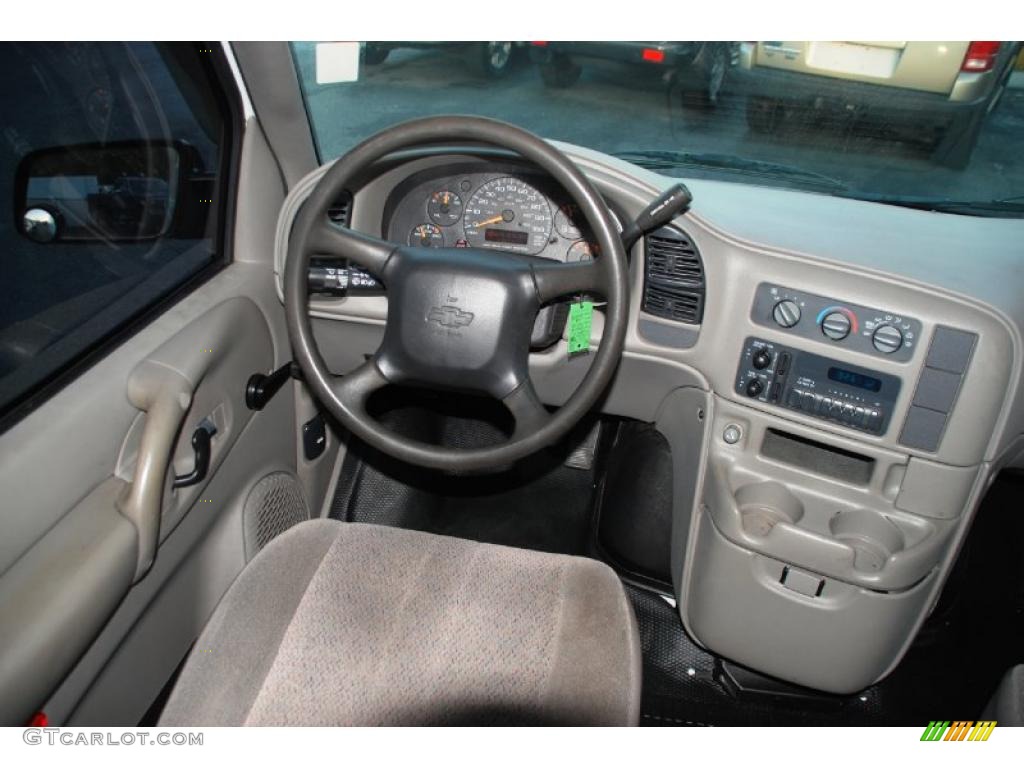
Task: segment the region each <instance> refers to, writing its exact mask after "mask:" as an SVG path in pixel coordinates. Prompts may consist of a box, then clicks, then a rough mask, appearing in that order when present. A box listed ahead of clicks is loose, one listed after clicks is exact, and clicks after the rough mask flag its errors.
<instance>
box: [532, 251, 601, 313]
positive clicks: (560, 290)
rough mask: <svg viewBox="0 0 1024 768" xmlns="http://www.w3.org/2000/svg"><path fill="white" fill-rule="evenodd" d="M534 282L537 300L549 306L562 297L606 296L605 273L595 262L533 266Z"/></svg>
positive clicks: (552, 263) (554, 263) (553, 263)
mask: <svg viewBox="0 0 1024 768" xmlns="http://www.w3.org/2000/svg"><path fill="white" fill-rule="evenodd" d="M533 280H534V283H535V284H536V286H537V298H538V299H540V303H541V304H547V303H548V302H549V301H554V300H555V299H557V298H560V297H562V296H569V295H571V294H580V293H596V294H599V295H601V296H604V295H606V291H605V278H604V272H603V271H602V270H601V267H600V265H599V264H598V263H597V262H596V261H593V260H589V261H577V262H573V263H570V264H563V263H561V262H551V263H549V264H539V263H537V264H534V265H533Z"/></svg>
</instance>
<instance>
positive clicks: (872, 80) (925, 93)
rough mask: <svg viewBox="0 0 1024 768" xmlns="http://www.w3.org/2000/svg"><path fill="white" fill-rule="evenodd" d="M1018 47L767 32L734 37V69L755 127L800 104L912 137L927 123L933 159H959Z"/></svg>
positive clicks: (959, 162) (967, 153)
mask: <svg viewBox="0 0 1024 768" xmlns="http://www.w3.org/2000/svg"><path fill="white" fill-rule="evenodd" d="M1019 51H1020V44H1019V43H1017V42H998V41H973V42H965V41H960V42H950V41H928V42H917V41H913V42H908V41H880V42H863V41H824V42H806V41H789V40H772V41H762V42H756V43H755V42H750V43H744V44H743V45H741V47H740V65H739V68H738V70H737V73H738V74H740V75H742V74H745V75H746V77H744V78H742V82H743V90H745V91H746V92H747V94H748V100H747V122H748V124H749V125H750V127H751V128H752V129H753V130H755V131H759V132H767V133H770V132H773V131H774V130H775V129H776V128H777V127H778V126H779V124H780V123H781V122H782V120H783V119H784V118H785V117H786V115H787V114H788V113H790V112H793V111H805V110H808V109H810V110H815V111H822V112H830V113H833V114H841V115H845V116H846V117H848V118H850V119H862V120H870V121H872V122H880V123H883V124H884V125H885V126H886V127H888V128H900V127H907V126H911V127H912V128H913V130H914V132H915V134H916V135H918V136H920V133H921V126H923V125H924V126H930V131H929V134H930V135H929V136H928V138H930V139H931V140H932V143H933V146H934V155H935V159H936V160H938V161H939V162H941V163H943V164H944V165H949V166H952V167H964V166H966V165H967V163H968V161H969V160H970V157H971V153H972V152H973V150H974V145H975V143H976V142H977V139H978V134H979V133H980V131H981V126H982V123H983V122H984V119H985V117H986V116H987V115H988V114H989V113H990V112H991V111H992V109H993V108H994V107H995V105H996V104H997V103H998V102H999V98H1000V96H1002V93H1003V91H1004V90H1005V88H1006V83H1007V81H1008V80H1009V77H1010V73H1011V72H1012V71H1013V64H1014V61H1015V60H1016V58H1017V54H1018V52H1019ZM737 79H740V78H737Z"/></svg>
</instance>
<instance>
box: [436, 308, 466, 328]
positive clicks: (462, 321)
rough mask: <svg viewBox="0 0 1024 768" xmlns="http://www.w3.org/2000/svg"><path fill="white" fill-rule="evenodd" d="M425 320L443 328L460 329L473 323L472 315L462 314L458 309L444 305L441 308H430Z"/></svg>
mask: <svg viewBox="0 0 1024 768" xmlns="http://www.w3.org/2000/svg"><path fill="white" fill-rule="evenodd" d="M427 320H430V321H431V322H434V323H437V324H438V325H440V326H444V327H445V328H461V327H462V326H464V325H469V324H470V323H472V322H473V313H472V312H463V311H462V310H461V309H459V308H458V307H453V306H451V305H450V304H446V305H445V306H443V307H432V308H431V310H430V314H429V315H427Z"/></svg>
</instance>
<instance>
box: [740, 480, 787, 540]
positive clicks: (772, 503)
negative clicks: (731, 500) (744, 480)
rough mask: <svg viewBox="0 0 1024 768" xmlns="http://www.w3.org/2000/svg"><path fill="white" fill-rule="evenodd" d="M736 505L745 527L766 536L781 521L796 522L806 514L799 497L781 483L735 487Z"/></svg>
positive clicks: (746, 529)
mask: <svg viewBox="0 0 1024 768" xmlns="http://www.w3.org/2000/svg"><path fill="white" fill-rule="evenodd" d="M736 507H737V509H739V512H740V519H741V521H742V525H743V530H744V531H746V532H747V533H748V534H750V535H751V536H767V535H768V534H769V533H771V531H772V529H773V528H774V527H775V526H776V525H778V524H779V523H789V524H790V525H796V524H797V523H798V522H799V521H800V518H802V517H803V516H804V505H803V504H801V503H800V499H798V498H797V497H796V496H794V495H793V494H792V493H790V492H789V490H788V489H787V488H786V487H785V486H784V485H780V484H779V483H772V482H763V483H752V484H751V485H744V486H743V487H741V488H739V489H738V490H737V491H736Z"/></svg>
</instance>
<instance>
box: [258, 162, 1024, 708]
mask: <svg viewBox="0 0 1024 768" xmlns="http://www.w3.org/2000/svg"><path fill="white" fill-rule="evenodd" d="M559 146H560V148H561V149H563V150H564V151H566V152H567V154H569V156H570V157H571V158H572V159H573V160H574V161H575V162H576V163H577V164H578V165H579V166H580V167H581V168H582V169H583V170H584V172H585V173H587V175H588V176H589V177H590V179H591V181H592V182H593V183H594V184H595V186H597V188H598V189H599V190H600V191H601V193H602V194H603V195H604V196H605V198H606V199H607V200H608V201H609V203H610V204H611V205H612V206H613V209H614V210H615V212H616V213H617V215H619V216H620V217H631V216H633V215H635V214H636V213H638V212H639V211H640V210H641V209H642V208H643V207H644V206H646V204H647V203H648V202H649V201H650V200H651V199H652V198H653V197H655V196H656V195H657V194H658V193H659V192H660V191H661V190H662V189H664V188H665V187H667V186H668V185H669V184H670V183H672V180H670V179H668V178H666V177H662V176H659V175H656V174H653V173H650V172H647V171H644V170H641V169H638V168H636V167H634V166H631V165H628V164H626V163H624V162H622V161H619V160H616V159H613V158H610V157H607V156H605V155H601V154H598V153H593V152H590V151H587V150H583V149H580V148H578V147H571V146H567V145H559ZM488 161H489V160H488V156H487V154H486V153H484V154H479V153H477V152H475V151H471V150H466V151H461V152H458V153H448V154H444V153H437V152H429V153H423V154H416V153H413V154H410V155H409V156H407V157H403V158H400V159H397V160H395V161H394V162H392V163H390V164H388V166H386V167H382V168H381V169H380V172H379V174H378V175H376V176H375V177H374V178H372V179H370V180H369V181H368V182H367V184H366V185H365V186H364V187H363V188H362V189H361V190H359V191H358V192H357V194H356V195H355V198H354V202H353V206H352V218H351V226H352V227H354V228H356V229H360V230H362V231H366V232H369V233H371V234H375V235H380V234H381V228H382V221H383V220H384V208H385V205H386V203H387V200H388V198H389V195H391V192H392V190H394V189H395V188H396V186H398V185H400V184H402V183H403V181H404V180H405V179H407V178H409V177H410V176H412V175H413V174H416V173H420V172H423V171H425V170H429V169H431V168H435V167H437V166H440V165H444V164H452V163H476V164H481V165H485V164H486V163H487V162H488ZM321 174H322V169H321V170H320V171H318V172H315V173H314V174H311V176H310V177H307V179H305V180H304V181H303V182H301V183H300V184H298V185H297V186H296V188H295V189H294V190H293V191H292V193H291V194H290V195H289V198H288V200H287V201H286V203H285V206H284V208H283V211H282V214H281V220H280V222H279V225H278V233H277V243H276V248H275V253H276V268H277V271H278V276H279V292H280V275H281V274H283V267H284V254H285V253H286V250H287V248H286V236H287V232H288V231H289V229H290V222H291V220H292V217H293V216H294V214H295V211H296V210H297V208H298V206H299V205H301V202H302V201H303V200H304V199H305V197H306V195H308V193H309V190H310V188H311V186H312V185H313V184H314V183H315V182H316V180H317V179H318V178H319V176H320V175H321ZM687 184H688V185H689V186H690V188H691V190H692V192H693V194H694V203H693V206H692V208H691V210H690V211H689V212H688V213H687V214H685V215H684V216H682V217H680V218H679V219H677V220H676V221H675V222H674V224H673V225H674V226H675V227H677V228H678V229H680V230H682V231H683V232H684V233H685V234H686V235H687V236H688V237H689V239H690V241H692V243H693V245H695V246H696V248H697V250H698V251H699V254H700V258H701V261H702V265H703V272H704V280H705V296H704V307H703V317H702V320H701V322H700V323H699V324H684V323H676V322H673V321H670V320H666V319H664V318H661V317H656V316H653V315H650V314H648V313H646V312H644V311H643V310H642V306H643V291H644V283H645V281H644V275H645V273H644V268H645V262H644V259H645V252H644V247H643V241H641V242H640V243H638V245H637V246H636V247H634V249H633V253H632V255H631V257H632V263H631V278H632V291H631V306H630V327H629V331H628V335H627V340H626V348H625V352H624V355H623V360H622V363H621V365H620V369H619V372H618V374H617V376H616V379H615V381H614V383H613V385H612V387H611V388H610V391H609V393H608V396H607V397H606V399H605V401H604V403H603V404H602V406H601V408H602V410H603V411H604V412H606V413H609V414H614V415H620V416H627V417H632V418H637V419H641V420H645V421H650V422H654V423H655V424H656V425H657V426H658V428H659V430H661V431H662V432H663V433H664V434H665V436H666V438H667V439H668V440H669V443H670V445H671V446H672V449H673V467H674V471H675V477H674V500H673V507H674V523H673V542H672V546H673V579H674V582H675V592H676V595H675V596H676V598H677V601H678V607H679V611H680V616H681V619H682V622H683V624H684V626H685V627H686V628H687V629H688V631H689V632H690V633H691V634H692V635H693V636H694V637H695V638H696V639H697V640H698V641H699V642H701V643H703V644H704V645H706V646H707V647H709V648H710V649H711V650H713V651H715V652H716V653H719V654H721V655H723V656H725V657H727V658H730V659H733V660H734V661H737V662H739V663H742V664H745V665H747V666H750V667H752V668H754V669H757V670H759V671H762V672H765V673H767V674H771V675H775V676H777V677H781V678H783V679H786V680H790V681H793V682H796V683H800V684H803V685H807V686H810V687H815V688H819V689H822V690H828V691H834V692H844V693H845V692H852V691H856V690H859V689H861V688H863V687H865V686H867V685H869V684H871V683H872V682H874V681H875V680H877V679H878V678H880V677H882V676H884V675H885V674H886V673H887V672H888V671H889V670H890V669H891V668H892V667H893V666H894V665H895V664H896V663H897V662H898V661H899V659H900V658H901V657H902V655H903V653H904V652H905V651H906V648H907V647H908V645H909V644H910V642H911V640H912V639H913V637H914V635H915V633H916V631H917V628H918V627H919V626H920V624H921V622H922V621H923V620H924V618H925V617H926V616H927V614H928V611H929V610H930V608H931V606H932V605H933V603H934V601H935V600H936V599H937V596H938V593H939V590H940V588H941V586H942V583H943V582H944V580H945V577H946V574H947V573H948V571H949V568H950V567H951V565H952V562H953V559H954V557H955V555H956V553H957V551H958V548H959V546H960V544H961V543H962V541H963V538H964V535H965V532H966V530H967V528H968V527H969V524H970V521H971V517H972V515H973V512H974V509H975V508H976V506H977V503H978V501H979V499H980V497H981V495H982V494H983V492H984V490H985V489H986V488H987V485H988V483H989V482H990V481H991V479H992V477H993V475H994V473H995V472H996V471H997V470H998V469H999V468H1001V467H1003V466H1007V465H1011V464H1014V463H1016V465H1018V466H1020V465H1021V462H1022V457H1024V403H1022V402H1021V401H1022V397H1021V392H1020V389H1021V359H1022V339H1021V328H1022V326H1024V259H1022V258H1021V256H1022V254H1021V249H1020V245H1019V243H1021V242H1024V223H1022V222H1020V221H1016V220H1015V221H1006V220H992V219H972V218H967V217H961V216H951V215H943V214H934V213H928V212H922V211H915V210H906V209H898V208H893V207H890V206H883V205H878V204H872V203H863V202H858V201H851V200H840V199H836V198H831V197H827V196H823V195H815V194H806V193H801V192H793V191H783V190H772V189H766V188H763V187H753V186H749V185H743V184H733V183H723V182H710V181H693V182H690V181H687ZM787 299H793V300H794V303H795V305H796V306H797V307H798V308H799V309H800V310H802V314H801V318H800V320H799V321H798V322H797V323H796V324H795V325H794V326H793V327H785V323H780V322H778V319H777V318H776V317H775V315H774V314H773V311H774V310H775V308H776V306H777V305H778V303H779V302H781V301H783V300H787ZM819 309H820V311H812V310H819ZM829 310H832V312H831V313H830V312H829ZM311 313H312V314H313V316H314V317H315V321H314V330H315V332H316V334H317V336H318V339H319V340H320V347H321V349H322V350H323V353H324V356H325V360H326V361H327V363H328V365H329V366H330V367H331V368H332V370H334V371H335V372H337V373H343V372H345V371H347V370H350V369H351V368H354V367H355V366H356V365H357V364H358V363H359V362H361V361H362V359H363V356H364V355H366V354H369V353H372V352H373V351H374V349H375V348H376V346H377V344H378V343H379V340H380V338H381V334H382V331H383V323H384V319H385V318H386V315H387V299H386V298H385V297H383V296H372V297H344V298H319V299H315V300H314V301H312V302H311ZM803 313H806V316H805V315H804V314H803ZM835 313H839V314H842V315H843V317H840V318H834V317H832V315H833V314H835ZM844 317H845V318H846V319H845V322H846V324H847V325H851V327H850V328H849V329H848V332H847V333H846V334H845V335H843V336H842V337H841V338H838V339H837V338H830V336H829V335H827V334H826V333H824V332H822V328H823V323H825V324H828V322H829V320H827V319H828V318H832V320H831V321H832V322H834V323H835V324H837V326H843V323H844ZM789 319H791V318H789ZM894 321H895V322H894ZM881 325H887V326H896V327H898V328H899V329H900V333H901V334H903V335H901V341H900V344H899V345H898V346H897V347H896V349H895V351H894V350H893V347H892V344H891V343H887V342H886V340H885V339H883V340H882V342H880V344H879V345H876V344H874V343H873V342H874V334H875V332H876V330H877V329H878V327H880V326H881ZM861 326H864V327H863V329H862V327H861ZM830 328H831V326H830ZM833 330H835V329H833ZM839 330H842V328H841V327H839ZM600 332H601V323H600V317H599V316H598V317H597V318H595V323H594V328H593V334H592V343H593V344H597V343H599V341H600ZM838 332H839V331H838V330H837V331H836V333H838ZM885 333H890V332H889V331H886V332H884V333H883V334H882V335H885ZM889 341H890V342H891V338H890V340H889ZM906 342H909V343H906ZM950 344H952V346H950ZM761 350H763V354H764V356H765V357H770V358H771V360H770V362H769V363H767V364H766V366H765V367H764V368H758V367H756V366H755V365H754V361H753V358H754V357H755V356H757V354H758V352H759V351H761ZM783 352H785V353H786V354H787V355H788V357H787V358H786V359H787V365H793V371H792V373H791V374H790V375H789V378H786V377H785V375H777V374H779V372H780V370H779V364H778V360H779V358H780V355H781V354H782V353H783ZM759 362H760V361H759ZM586 364H587V360H586V358H583V359H580V358H574V359H572V360H570V359H569V358H568V357H567V355H566V352H565V345H564V344H556V345H554V346H553V347H551V348H549V349H547V350H544V351H542V352H540V353H537V354H535V355H533V356H532V359H531V370H532V373H533V376H534V380H535V384H536V387H537V389H538V392H539V393H540V394H541V396H542V398H543V399H544V400H545V401H546V402H548V403H550V404H553V405H558V404H559V403H561V402H563V401H564V400H565V398H566V397H567V396H568V394H569V393H571V391H572V390H573V388H574V386H575V384H576V382H577V381H578V380H579V379H580V377H581V376H582V374H583V372H584V371H585V366H586ZM798 367H799V370H797V368H798ZM826 371H827V372H828V373H827V374H826V373H825V372H826ZM765 372H766V373H765ZM782 373H783V374H785V373H786V372H785V371H783V372H782ZM758 377H760V378H761V380H762V384H759V385H756V386H748V385H749V382H750V380H752V379H754V378H758ZM826 379H828V380H827V381H826ZM773 382H778V384H779V387H776V388H775V392H776V398H775V399H773V398H772V396H771V395H772V391H773V390H772V387H773ZM936 382H938V384H937V383H936ZM936 387H938V389H936ZM754 389H756V390H758V391H757V392H756V393H753V394H752V391H753V390H754ZM794 389H795V390H797V394H796V395H793V396H790V395H791V394H792V391H793V390H794ZM815 389H817V391H818V393H819V395H820V394H826V395H830V396H831V397H832V398H833V399H836V402H837V403H838V402H839V400H838V399H837V394H836V393H837V392H840V393H843V400H842V404H839V405H837V406H836V408H835V409H833V411H831V412H830V411H828V407H827V404H826V409H825V411H824V412H822V411H821V404H820V402H819V403H818V405H817V406H814V407H803V406H802V405H801V403H802V400H801V396H802V395H803V394H806V390H815ZM878 398H883V399H884V398H888V400H886V401H885V409H886V413H885V414H884V418H882V419H879V421H878V422H874V423H873V429H867V428H865V425H868V424H869V420H870V411H871V409H870V407H868V406H870V404H871V403H872V402H876V401H877V402H881V400H878ZM812 399H813V398H812ZM818 400H819V401H820V400H821V397H820V396H819V398H818ZM808 402H810V401H808ZM876 405H877V403H876ZM862 406H863V407H862ZM858 407H861V410H860V411H858V410H857V408H858ZM878 407H881V406H878ZM844 408H847V409H848V410H846V411H844V410H843V409H844ZM943 409H944V410H943ZM923 411H927V413H923ZM835 413H848V414H849V418H846V419H845V420H844V418H835V417H834V414H835ZM922 416H923V417H924V419H925V421H924V422H921V423H919V420H920V419H921V418H922ZM928 419H931V421H928ZM880 422H884V423H880ZM939 422H941V423H939ZM922 423H923V424H924V427H922V426H921V424H922ZM922 429H924V431H923V432H922V431H921V430H922ZM915 430H916V431H915Z"/></svg>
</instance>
